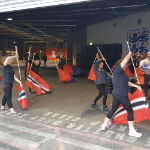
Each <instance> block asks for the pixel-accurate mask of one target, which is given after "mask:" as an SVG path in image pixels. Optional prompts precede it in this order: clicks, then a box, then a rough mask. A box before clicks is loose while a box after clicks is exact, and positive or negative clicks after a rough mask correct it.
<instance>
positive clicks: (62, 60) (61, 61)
mask: <svg viewBox="0 0 150 150" xmlns="http://www.w3.org/2000/svg"><path fill="white" fill-rule="evenodd" d="M65 64H66V59H65V58H64V55H63V54H61V55H60V59H59V63H58V68H60V69H63V68H64V65H65Z"/></svg>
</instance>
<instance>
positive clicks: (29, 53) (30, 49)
mask: <svg viewBox="0 0 150 150" xmlns="http://www.w3.org/2000/svg"><path fill="white" fill-rule="evenodd" d="M30 54H31V46H30V48H29V52H28V61H29V60H30Z"/></svg>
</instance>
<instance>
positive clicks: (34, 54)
mask: <svg viewBox="0 0 150 150" xmlns="http://www.w3.org/2000/svg"><path fill="white" fill-rule="evenodd" d="M34 57H35V52H34V53H33V57H32V62H31V66H30V69H29V71H30V70H31V68H32V65H33V60H34Z"/></svg>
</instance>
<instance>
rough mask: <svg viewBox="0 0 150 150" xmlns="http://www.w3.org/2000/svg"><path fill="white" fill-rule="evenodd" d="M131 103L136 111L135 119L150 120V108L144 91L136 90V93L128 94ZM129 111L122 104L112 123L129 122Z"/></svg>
mask: <svg viewBox="0 0 150 150" xmlns="http://www.w3.org/2000/svg"><path fill="white" fill-rule="evenodd" d="M128 97H129V100H130V103H131V105H132V108H133V111H134V121H135V122H142V121H144V120H150V108H149V105H148V103H147V102H146V98H145V97H144V94H143V92H142V91H139V90H136V91H135V92H134V93H132V94H131V93H129V94H128ZM127 115H128V114H127V111H126V110H125V109H124V108H123V107H122V106H121V105H120V107H119V108H118V110H117V111H116V112H115V114H114V116H113V119H112V123H113V124H127V123H128V120H127Z"/></svg>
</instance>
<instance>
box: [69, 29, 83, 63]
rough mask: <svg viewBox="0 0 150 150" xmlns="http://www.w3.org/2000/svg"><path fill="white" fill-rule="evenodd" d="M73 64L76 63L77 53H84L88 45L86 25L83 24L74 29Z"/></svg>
mask: <svg viewBox="0 0 150 150" xmlns="http://www.w3.org/2000/svg"><path fill="white" fill-rule="evenodd" d="M72 44H73V65H76V64H77V62H76V60H77V55H78V54H82V52H83V50H84V48H85V47H86V27H85V26H81V27H79V28H77V29H74V30H73V43H72Z"/></svg>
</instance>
